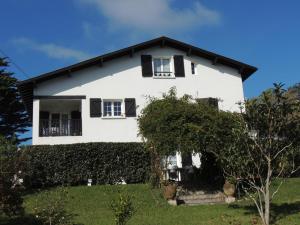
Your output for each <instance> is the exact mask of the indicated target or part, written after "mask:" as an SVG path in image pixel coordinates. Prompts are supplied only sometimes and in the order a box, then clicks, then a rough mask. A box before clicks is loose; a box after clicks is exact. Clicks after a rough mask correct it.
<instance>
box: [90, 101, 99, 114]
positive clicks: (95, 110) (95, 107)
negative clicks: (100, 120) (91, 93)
mask: <svg viewBox="0 0 300 225" xmlns="http://www.w3.org/2000/svg"><path fill="white" fill-rule="evenodd" d="M101 115H102V114H101V98H90V116H91V117H101Z"/></svg>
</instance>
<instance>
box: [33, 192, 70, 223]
mask: <svg viewBox="0 0 300 225" xmlns="http://www.w3.org/2000/svg"><path fill="white" fill-rule="evenodd" d="M67 201H68V192H67V189H66V188H64V187H61V188H58V189H55V190H54V191H48V190H47V191H43V193H41V195H39V196H38V197H37V199H36V202H35V207H34V215H35V217H36V219H37V220H38V221H40V222H41V223H42V224H44V225H72V224H73V223H72V219H73V216H74V215H72V214H70V213H68V212H67V211H66V209H65V208H66V203H67Z"/></svg>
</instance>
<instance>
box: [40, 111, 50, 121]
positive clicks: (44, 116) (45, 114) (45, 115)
mask: <svg viewBox="0 0 300 225" xmlns="http://www.w3.org/2000/svg"><path fill="white" fill-rule="evenodd" d="M40 120H49V112H47V111H40Z"/></svg>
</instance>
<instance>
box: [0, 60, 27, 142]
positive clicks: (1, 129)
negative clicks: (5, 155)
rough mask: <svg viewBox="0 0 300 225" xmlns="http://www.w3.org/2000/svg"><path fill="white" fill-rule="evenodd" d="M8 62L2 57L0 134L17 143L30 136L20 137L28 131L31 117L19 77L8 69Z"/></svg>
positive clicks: (0, 74) (0, 63) (0, 65)
mask: <svg viewBox="0 0 300 225" xmlns="http://www.w3.org/2000/svg"><path fill="white" fill-rule="evenodd" d="M6 67H8V62H7V61H6V59H5V58H0V135H2V136H4V137H5V138H6V139H9V140H16V142H17V143H20V142H22V141H26V140H27V139H29V138H20V134H22V133H25V132H26V131H28V129H27V128H28V127H29V126H30V123H29V117H28V114H27V112H26V110H25V107H24V104H23V103H22V101H21V96H20V93H19V92H18V89H17V86H16V84H17V79H16V78H15V77H13V73H11V72H8V71H7V70H6Z"/></svg>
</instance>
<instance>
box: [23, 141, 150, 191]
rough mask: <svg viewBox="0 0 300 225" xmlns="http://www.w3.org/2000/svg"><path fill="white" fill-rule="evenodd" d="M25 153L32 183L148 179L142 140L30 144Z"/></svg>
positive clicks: (26, 168)
mask: <svg viewBox="0 0 300 225" xmlns="http://www.w3.org/2000/svg"><path fill="white" fill-rule="evenodd" d="M22 157H23V160H24V162H26V163H25V165H24V169H23V170H24V172H25V173H26V177H25V182H26V184H27V185H29V186H53V185H61V184H70V185H79V184H86V183H87V180H88V179H92V180H93V183H94V184H115V183H117V182H121V181H122V179H123V180H125V181H126V182H127V183H138V182H145V181H146V180H147V179H148V171H149V164H150V162H149V161H150V159H149V154H148V152H146V151H145V150H144V147H143V144H142V143H104V142H102V143H84V144H83V143H82V144H71V145H51V146H50V145H41V146H28V147H26V148H24V149H23V150H22Z"/></svg>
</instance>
